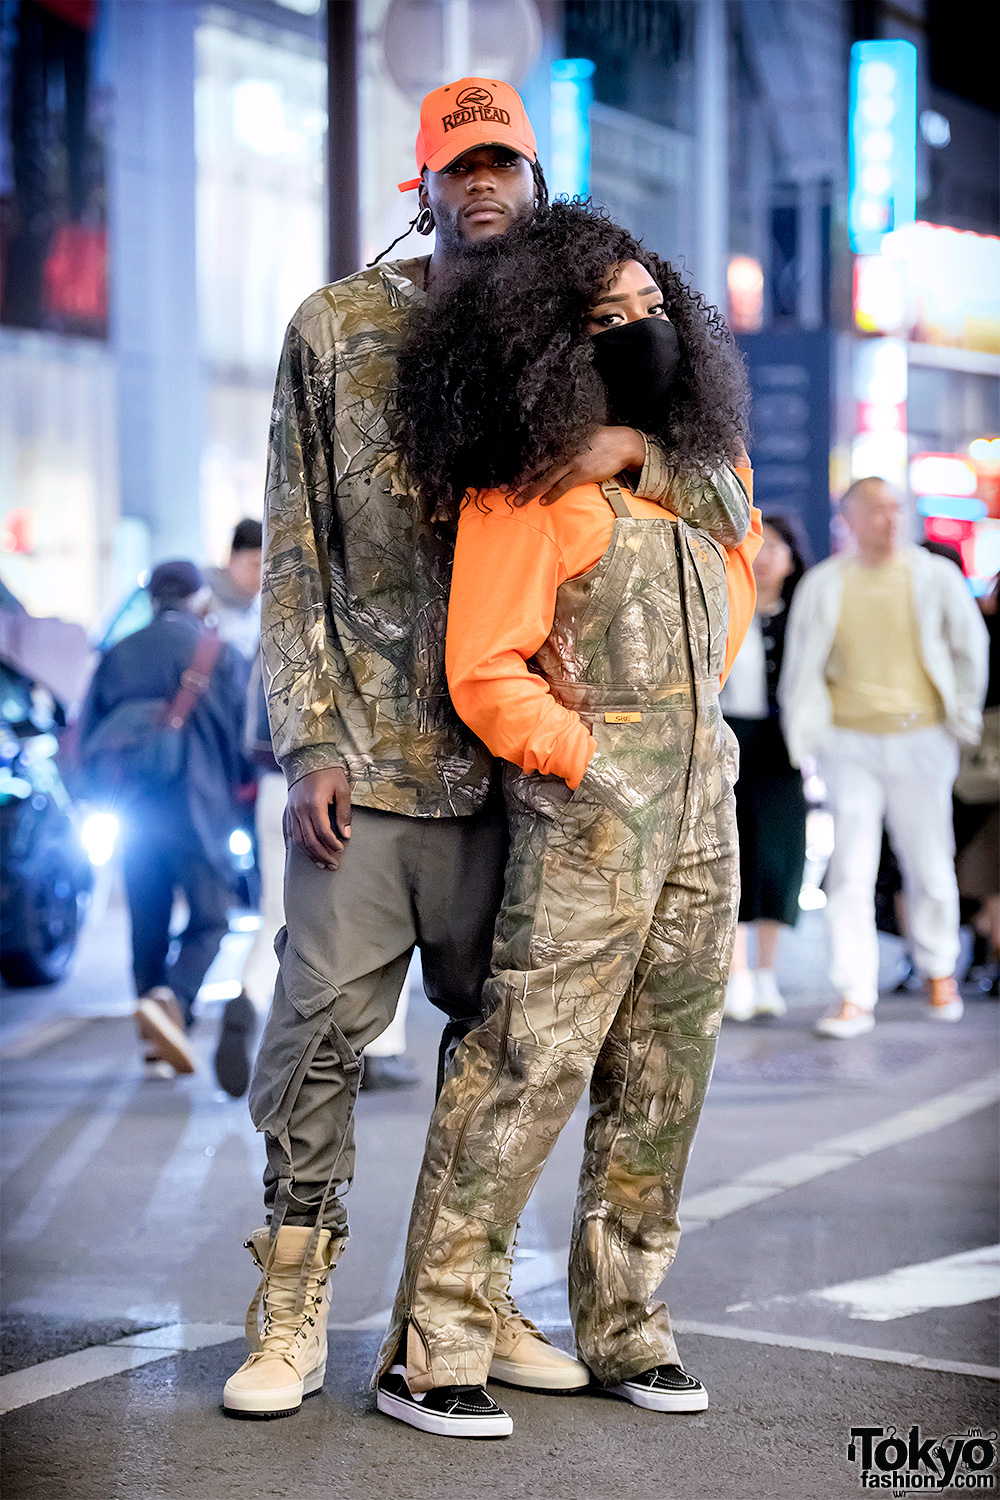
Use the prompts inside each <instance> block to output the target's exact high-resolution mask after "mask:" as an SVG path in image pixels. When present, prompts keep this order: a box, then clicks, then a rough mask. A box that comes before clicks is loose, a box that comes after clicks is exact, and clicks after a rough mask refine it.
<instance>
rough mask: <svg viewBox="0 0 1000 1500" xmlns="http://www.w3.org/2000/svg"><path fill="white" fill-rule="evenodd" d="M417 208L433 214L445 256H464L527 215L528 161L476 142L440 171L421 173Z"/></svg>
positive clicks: (531, 192)
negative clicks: (422, 174)
mask: <svg viewBox="0 0 1000 1500" xmlns="http://www.w3.org/2000/svg"><path fill="white" fill-rule="evenodd" d="M420 207H421V208H429V209H430V210H431V212H432V213H433V215H434V225H435V229H436V231H437V243H438V244H439V245H440V246H441V247H442V248H443V249H444V250H445V251H446V252H447V253H448V254H450V255H466V254H468V253H469V252H470V251H474V250H475V248H476V246H477V245H480V244H483V243H484V242H485V241H487V240H492V239H496V237H497V235H501V234H506V233H507V230H508V229H512V228H513V227H514V225H515V224H520V223H522V222H523V221H524V220H526V219H530V218H531V216H532V214H533V213H534V209H535V180H534V178H533V176H532V174H531V163H530V162H528V161H526V160H525V158H524V157H523V156H518V154H517V152H516V151H508V150H507V149H506V148H505V147H503V146H477V147H475V149H474V150H472V151H466V152H465V153H464V154H463V155H462V156H459V157H456V159H455V160H454V161H453V162H450V163H449V164H448V166H446V167H442V169H441V171H440V172H431V171H429V170H428V171H426V172H425V173H424V177H423V181H422V183H421V184H420Z"/></svg>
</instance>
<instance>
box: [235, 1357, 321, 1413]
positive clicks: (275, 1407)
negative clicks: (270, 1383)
mask: <svg viewBox="0 0 1000 1500" xmlns="http://www.w3.org/2000/svg"><path fill="white" fill-rule="evenodd" d="M325 1376H326V1365H325V1364H324V1365H317V1367H316V1369H315V1370H310V1372H309V1374H308V1375H307V1376H306V1377H305V1379H304V1380H303V1382H302V1390H301V1392H299V1391H297V1390H296V1387H295V1386H294V1385H288V1386H285V1387H284V1390H285V1391H287V1392H288V1393H289V1399H288V1401H287V1402H285V1403H284V1404H283V1403H282V1396H281V1393H280V1392H275V1391H234V1392H232V1393H231V1392H230V1390H229V1387H228V1385H227V1386H226V1388H225V1389H224V1390H223V1392H222V1405H223V1408H224V1409H225V1410H226V1411H227V1412H229V1413H230V1414H231V1415H232V1416H234V1417H293V1416H294V1415H295V1413H296V1412H297V1411H298V1410H299V1408H300V1406H301V1405H302V1403H303V1401H304V1400H305V1399H306V1397H307V1396H318V1395H319V1393H320V1391H321V1390H322V1389H323V1380H324V1378H325Z"/></svg>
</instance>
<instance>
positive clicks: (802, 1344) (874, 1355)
mask: <svg viewBox="0 0 1000 1500" xmlns="http://www.w3.org/2000/svg"><path fill="white" fill-rule="evenodd" d="M671 1323H672V1327H673V1329H674V1332H675V1333H697V1334H703V1335H704V1336H705V1337H707V1338H712V1339H737V1340H740V1341H742V1342H744V1343H747V1344H773V1345H775V1346H776V1347H777V1348H779V1349H808V1350H812V1351H813V1352H814V1353H816V1354H833V1355H837V1356H840V1357H842V1358H844V1359H874V1360H879V1361H881V1362H882V1363H884V1364H890V1365H909V1366H910V1367H911V1368H912V1369H914V1370H940V1371H943V1372H944V1373H945V1374H948V1375H977V1376H980V1377H981V1378H982V1379H983V1380H1000V1369H997V1368H995V1367H994V1366H993V1365H970V1364H966V1363H965V1362H964V1361H963V1360H959V1359H928V1358H927V1356H926V1355H923V1354H905V1353H903V1352H902V1351H900V1350H898V1349H869V1348H865V1347H864V1345H862V1344H841V1343H838V1342H837V1341H836V1340H835V1339H802V1338H798V1337H797V1336H796V1335H795V1334H791V1333H768V1332H764V1331H763V1330H761V1329H757V1328H733V1327H730V1326H729V1325H728V1324H725V1323H695V1322H691V1321H690V1320H689V1319H687V1318H677V1319H672V1320H671Z"/></svg>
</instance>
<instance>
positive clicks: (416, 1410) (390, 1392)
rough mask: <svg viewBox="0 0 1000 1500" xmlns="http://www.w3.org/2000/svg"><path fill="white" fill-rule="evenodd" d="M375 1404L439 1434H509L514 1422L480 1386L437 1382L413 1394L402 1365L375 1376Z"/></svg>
mask: <svg viewBox="0 0 1000 1500" xmlns="http://www.w3.org/2000/svg"><path fill="white" fill-rule="evenodd" d="M375 1400H376V1404H377V1406H378V1409H379V1411H381V1412H385V1414H386V1416H387V1417H396V1418H397V1420H398V1421H400V1422H409V1424H410V1426H411V1427H419V1428H420V1431H421V1432H435V1433H437V1434H438V1436H439V1437H468V1438H495V1437H510V1435H511V1433H512V1432H513V1431H514V1423H513V1422H512V1421H511V1419H510V1417H509V1416H508V1415H507V1413H506V1412H505V1411H504V1409H503V1407H502V1406H498V1405H497V1403H496V1402H495V1401H494V1400H493V1397H492V1396H491V1395H489V1393H488V1392H487V1390H486V1387H485V1386H484V1385H439V1386H435V1387H434V1389H433V1390H431V1391H421V1392H419V1393H418V1394H417V1395H413V1393H412V1392H411V1391H410V1387H409V1386H408V1385H407V1383H406V1373H405V1370H404V1368H403V1366H402V1365H393V1367H392V1369H391V1370H388V1371H387V1372H386V1374H385V1375H382V1376H381V1377H380V1379H379V1382H378V1385H377V1387H376V1396H375Z"/></svg>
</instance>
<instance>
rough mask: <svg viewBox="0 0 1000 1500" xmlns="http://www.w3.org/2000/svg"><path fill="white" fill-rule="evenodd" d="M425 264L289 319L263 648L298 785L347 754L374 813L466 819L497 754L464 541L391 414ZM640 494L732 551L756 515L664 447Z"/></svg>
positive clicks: (331, 291) (366, 276) (287, 768)
mask: <svg viewBox="0 0 1000 1500" xmlns="http://www.w3.org/2000/svg"><path fill="white" fill-rule="evenodd" d="M426 264H427V261H426V258H425V257H421V258H419V259H415V260H407V261H396V262H393V261H388V262H384V263H383V264H381V265H378V266H374V267H372V268H371V269H369V270H367V271H362V272H360V273H359V274H358V275H355V276H349V277H347V278H346V280H344V281H339V282H335V283H334V284H333V285H332V286H327V287H322V288H321V289H320V290H319V291H318V292H315V293H314V294H313V295H312V296H311V297H309V298H307V299H306V301H305V302H304V303H303V304H302V306H301V307H300V308H299V310H298V312H297V313H296V314H295V316H294V318H293V319H292V321H291V323H290V325H289V328H288V332H287V335H286V337H285V345H284V349H283V351H282V355H281V363H280V365H279V367H278V378H277V385H276V389H275V397H274V409H273V413H272V418H271V433H270V450H269V455H268V472H267V494H266V501H265V543H264V573H263V586H262V592H261V651H262V660H263V669H264V679H265V684H266V687H267V697H268V712H269V716H270V722H271V734H272V740H273V744H274V752H275V755H276V756H277V758H278V760H279V762H280V764H281V766H282V769H283V770H284V772H285V776H286V778H287V780H288V783H289V785H291V784H292V783H293V782H295V781H298V780H299V779H300V778H301V777H302V776H305V775H306V774H307V773H308V772H310V771H316V770H321V769H325V768H328V767H334V766H339V767H342V768H343V769H344V770H345V771H346V772H347V775H348V778H349V780H350V782H351V790H352V797H353V799H354V801H355V802H357V803H358V804H360V805H361V806H363V807H374V808H381V809H383V810H385V811H388V812H397V813H406V814H409V815H410V816H413V817H454V816H463V815H467V814H470V813H473V812H475V811H476V810H477V809H478V808H479V807H481V806H482V804H483V802H484V801H485V799H486V796H487V793H488V790H489V786H490V782H491V779H492V774H493V761H492V758H491V756H490V755H489V753H488V751H487V750H486V748H485V746H484V745H482V744H481V742H480V741H479V740H477V739H476V738H475V736H474V735H473V734H472V733H471V731H470V730H469V729H467V728H466V726H465V725H464V724H463V723H462V722H461V720H460V719H459V718H458V716H457V714H456V713H455V711H454V709H453V708H452V706H451V701H450V699H449V697H448V689H447V682H446V678H445V664H444V646H445V621H446V614H447V605H448V587H449V575H450V570H451V551H452V549H451V544H450V543H449V542H448V541H447V540H446V539H444V538H442V537H441V536H440V535H439V534H438V533H437V532H436V531H434V530H432V528H431V527H430V526H429V525H428V523H427V521H426V520H425V518H424V516H423V511H422V507H421V506H420V504H419V503H417V497H416V496H415V495H414V493H413V491H412V489H411V488H410V487H409V485H408V484H407V481H406V480H405V478H404V476H403V474H402V472H401V466H400V463H399V460H398V458H397V456H396V454H395V453H394V452H393V450H392V446H391V442H390V438H389V431H388V425H387V420H386V419H387V413H388V412H389V410H390V408H391V402H392V398H393V391H394V388H395V357H396V351H397V349H398V348H399V345H400V343H401V341H402V338H403V336H404V332H405V327H406V322H407V318H408V315H409V314H410V312H411V311H412V309H413V308H414V306H416V305H419V304H420V303H422V302H423V300H424V298H425V296H426V293H425V292H424V290H423V282H424V274H425V269H426ZM635 488H636V492H637V493H638V494H640V495H643V496H645V497H646V498H647V499H652V500H656V501H659V502H661V503H662V504H664V505H666V506H668V507H669V508H670V510H672V511H673V512H675V513H676V514H677V515H680V516H682V517H684V519H685V520H687V521H689V522H690V523H691V524H693V525H697V526H701V527H703V528H704V529H705V530H706V531H707V532H708V533H709V534H710V535H711V536H713V537H714V538H715V539H716V540H717V541H719V542H721V543H722V544H723V545H724V546H729V547H732V546H736V545H738V543H739V542H740V541H742V539H743V537H744V535H745V533H746V530H747V527H748V525H749V521H750V508H749V502H748V500H747V497H746V493H745V491H744V490H743V487H742V485H741V484H740V482H739V480H738V479H737V477H736V476H735V474H733V473H732V472H731V471H730V470H728V469H725V470H723V471H721V472H719V473H718V474H715V475H713V476H712V479H711V480H707V479H704V478H698V479H696V480H693V479H690V478H688V477H687V476H685V477H684V480H683V482H682V481H681V479H680V477H679V476H678V475H677V474H676V473H675V472H673V471H672V470H671V468H670V465H669V464H668V463H667V461H666V458H665V457H664V455H663V453H662V452H661V451H660V450H659V449H658V448H657V446H656V445H655V444H653V443H650V444H648V446H647V458H646V463H645V465H644V467H643V470H642V473H641V475H640V477H639V481H638V483H637V485H636V486H635Z"/></svg>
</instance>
